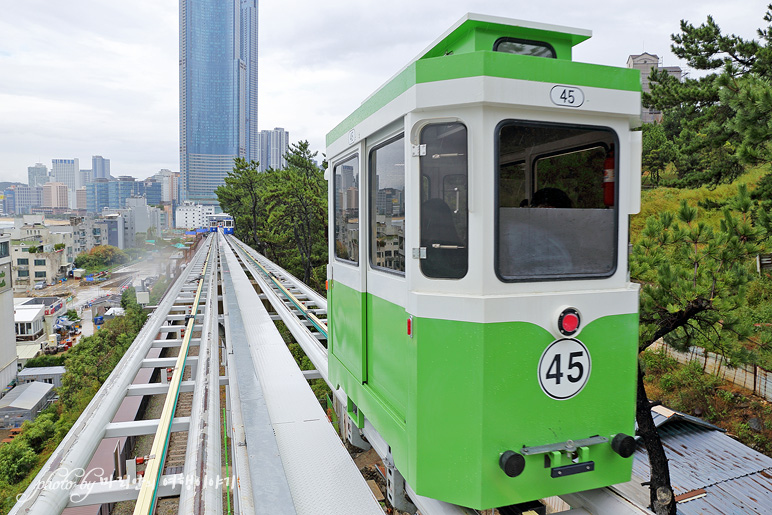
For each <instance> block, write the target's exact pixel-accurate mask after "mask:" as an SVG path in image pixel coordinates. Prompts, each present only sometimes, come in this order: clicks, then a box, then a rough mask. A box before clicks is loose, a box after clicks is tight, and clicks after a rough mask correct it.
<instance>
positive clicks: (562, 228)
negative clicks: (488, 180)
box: [496, 121, 618, 282]
mask: <svg viewBox="0 0 772 515" xmlns="http://www.w3.org/2000/svg"><path fill="white" fill-rule="evenodd" d="M615 147H618V145H616V135H615V133H614V132H613V131H612V130H611V129H607V128H603V127H590V126H576V125H568V124H565V125H564V124H546V123H536V122H525V121H506V122H502V123H501V124H499V128H498V141H497V148H498V155H497V156H496V158H497V170H498V174H497V194H496V203H497V210H496V215H497V222H496V248H497V250H496V274H497V275H498V276H499V278H500V279H501V280H503V281H507V282H513V281H543V280H569V279H578V278H600V277H608V276H610V275H612V274H613V273H614V271H615V270H616V261H617V248H616V246H617V227H618V222H617V218H618V217H617V206H616V204H617V202H616V195H617V192H616V186H615V182H614V177H615V171H614V169H615V168H616V163H617V161H616V160H615V158H614V152H613V150H614V148H615Z"/></svg>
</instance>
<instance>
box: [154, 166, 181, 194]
mask: <svg viewBox="0 0 772 515" xmlns="http://www.w3.org/2000/svg"><path fill="white" fill-rule="evenodd" d="M153 177H155V180H157V181H158V182H160V183H161V201H162V202H172V201H175V200H179V198H178V192H179V188H180V186H179V183H180V172H172V171H171V170H167V169H166V168H164V169H162V170H161V171H159V172H158V173H157V174H155V175H154V176H153Z"/></svg>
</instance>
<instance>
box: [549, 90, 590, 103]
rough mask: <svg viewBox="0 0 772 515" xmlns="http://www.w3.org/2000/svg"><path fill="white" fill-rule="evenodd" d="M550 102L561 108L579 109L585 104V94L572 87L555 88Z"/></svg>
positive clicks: (551, 91)
mask: <svg viewBox="0 0 772 515" xmlns="http://www.w3.org/2000/svg"><path fill="white" fill-rule="evenodd" d="M550 100H552V103H553V104H555V105H557V106H560V107H579V106H581V105H582V104H584V92H583V91H582V90H581V89H579V88H576V87H572V86H555V87H553V88H552V89H551V90H550Z"/></svg>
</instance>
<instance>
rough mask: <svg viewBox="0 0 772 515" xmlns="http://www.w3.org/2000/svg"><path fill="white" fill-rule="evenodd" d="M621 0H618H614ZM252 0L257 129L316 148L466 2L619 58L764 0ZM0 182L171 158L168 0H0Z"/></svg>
mask: <svg viewBox="0 0 772 515" xmlns="http://www.w3.org/2000/svg"><path fill="white" fill-rule="evenodd" d="M624 4H628V3H627V2H625V3H624ZM622 5H623V3H622V2H618V1H613V0H587V1H584V2H578V1H571V2H569V1H556V0H537V1H529V2H523V1H517V0H485V1H482V0H423V1H421V0H389V1H377V2H375V1H372V0H365V1H358V2H355V1H351V0H325V1H320V0H265V1H263V2H261V3H260V14H259V17H260V28H259V31H260V34H259V45H260V48H259V77H260V78H259V82H260V85H259V88H260V91H259V106H258V111H259V114H258V123H259V128H260V129H272V128H274V127H283V128H284V129H286V130H288V131H289V132H290V139H291V141H293V142H296V141H298V140H301V139H305V140H308V141H309V142H310V143H311V147H312V149H314V150H318V151H319V153H320V156H321V153H323V152H324V151H325V149H324V141H325V140H324V138H325V135H326V133H327V132H328V131H329V130H330V129H332V128H333V127H334V126H335V125H337V123H338V122H340V121H341V120H342V119H343V118H345V117H346V116H347V115H348V114H349V113H350V112H351V111H353V110H354V109H355V108H356V107H357V106H358V105H359V104H360V103H361V101H362V100H364V99H365V98H366V97H367V96H368V95H370V93H372V92H373V91H374V90H375V89H376V88H377V87H379V86H380V85H381V84H382V83H383V82H385V81H386V80H387V79H388V78H389V77H391V76H392V75H393V74H394V73H395V72H396V71H398V70H399V69H400V68H402V67H403V66H404V65H405V64H407V63H408V62H409V61H410V60H411V59H412V58H414V57H415V56H416V55H417V54H418V53H419V52H420V51H421V50H423V49H424V48H425V47H426V46H427V45H429V44H430V43H431V42H432V41H434V39H435V38H436V37H438V36H439V35H440V34H442V32H443V31H444V30H445V29H447V28H448V27H449V26H450V25H452V24H453V23H454V22H455V21H457V20H458V19H459V18H460V17H461V16H463V14H465V13H466V12H476V13H482V14H490V15H495V16H504V17H509V18H517V19H523V20H531V21H538V22H543V23H554V24H559V25H567V26H571V27H578V28H583V29H589V30H592V32H593V37H592V38H591V39H590V40H589V41H586V42H584V43H581V44H580V45H579V46H577V47H576V48H575V49H574V60H577V61H583V62H589V63H596V64H606V65H612V66H625V63H626V61H627V56H628V55H629V54H639V53H641V52H643V51H646V52H649V53H653V54H657V55H659V56H660V57H661V58H663V59H664V64H665V65H666V66H672V65H680V66H682V67H685V64H684V63H680V62H678V61H677V59H676V58H675V56H673V55H672V54H671V53H670V35H671V34H672V33H674V32H677V31H678V28H679V20H681V19H686V20H688V21H690V22H692V23H693V24H695V25H699V24H700V23H702V22H703V21H705V19H706V16H707V15H708V14H711V15H713V17H714V18H715V19H716V21H717V22H718V24H719V26H721V28H722V29H723V30H724V32H733V33H736V34H738V35H740V36H743V37H745V38H751V37H753V38H756V37H757V36H756V33H755V29H756V28H757V27H760V26H762V25H763V24H764V21H763V16H764V12H765V9H766V5H767V1H766V0H765V1H751V0H742V1H741V2H729V1H727V0H722V1H696V0H680V1H673V0H667V1H665V0H648V1H645V2H638V3H637V5H636V4H633V3H629V5H626V6H625V7H624V8H622V7H621V6H622ZM0 6H1V7H2V15H0V181H20V182H25V183H26V182H27V167H28V166H31V165H33V164H34V163H36V162H41V163H43V164H45V165H46V166H48V167H49V169H50V167H51V159H55V158H79V159H80V167H81V168H91V156H92V155H101V156H103V157H105V158H109V159H110V160H111V169H112V174H113V175H114V176H116V175H134V176H135V177H138V178H141V179H144V178H145V177H148V176H150V175H153V174H154V173H156V172H157V171H158V170H160V169H161V168H169V169H171V170H175V171H177V170H179V115H178V97H179V88H178V82H179V81H178V73H179V69H178V59H179V45H178V34H179V17H178V16H179V15H178V2H170V1H168V0H160V1H159V0H132V1H131V2H114V1H105V0H67V1H50V0H45V1H44V0H23V1H17V0H0Z"/></svg>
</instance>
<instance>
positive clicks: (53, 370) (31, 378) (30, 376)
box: [17, 367, 65, 388]
mask: <svg viewBox="0 0 772 515" xmlns="http://www.w3.org/2000/svg"><path fill="white" fill-rule="evenodd" d="M64 372H65V368H64V367H31V368H25V369H23V370H22V371H21V372H19V375H18V377H17V380H18V384H20V385H22V384H26V383H32V382H35V381H38V382H40V383H46V384H52V385H54V387H55V388H59V387H60V386H62V376H63V375H64Z"/></svg>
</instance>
